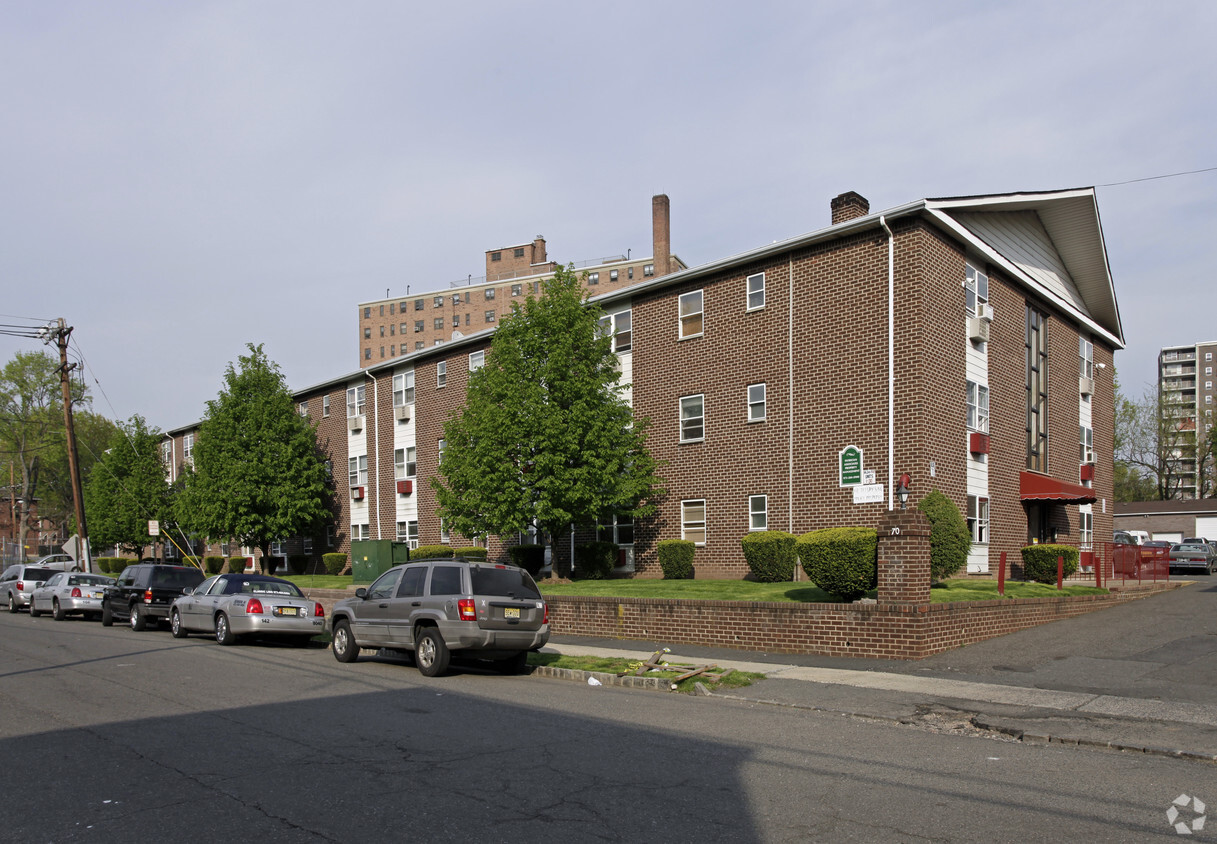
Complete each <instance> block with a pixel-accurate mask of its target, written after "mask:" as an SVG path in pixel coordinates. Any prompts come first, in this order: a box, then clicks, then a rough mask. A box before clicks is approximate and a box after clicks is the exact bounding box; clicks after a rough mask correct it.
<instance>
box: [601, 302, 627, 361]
mask: <svg viewBox="0 0 1217 844" xmlns="http://www.w3.org/2000/svg"><path fill="white" fill-rule="evenodd" d="M630 323H631V319H630V312H629V311H620V312H618V313H615V314H606V315H605V316H602V317H600V330H601V331H602V332H603V336H605V337H612V338H613V345H612V348H613V351H614V352H628V351H629V350H630V348H631V345H632V339H633V337H632V334H631V331H630Z"/></svg>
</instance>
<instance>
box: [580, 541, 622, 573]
mask: <svg viewBox="0 0 1217 844" xmlns="http://www.w3.org/2000/svg"><path fill="white" fill-rule="evenodd" d="M617 550H618V549H617V546H616V545H615V544H613V543H612V542H586V543H584V544H582V545H576V546H575V570H574V572H572V574H573V575H574V577H575V579H576V580H604V579H605V578H607V577H608V576H609V575H610V574H612V573H613V567H614V566H615V565H617Z"/></svg>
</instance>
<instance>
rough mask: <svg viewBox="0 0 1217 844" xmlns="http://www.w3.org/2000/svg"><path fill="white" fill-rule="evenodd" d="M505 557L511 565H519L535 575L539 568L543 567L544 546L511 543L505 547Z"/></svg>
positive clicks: (537, 573) (539, 570) (538, 572)
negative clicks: (508, 546)
mask: <svg viewBox="0 0 1217 844" xmlns="http://www.w3.org/2000/svg"><path fill="white" fill-rule="evenodd" d="M507 558H508V559H509V560H511V564H512V565H514V566H519V567H520V568H522V569H524V571H526V572H528V573H529V574H531V575H532V576H533V577H537V576H538V575H539V574H540V573H541V569H543V568H545V546H544V545H530V544H525V545H512V546H511V547H510V548H508V549H507Z"/></svg>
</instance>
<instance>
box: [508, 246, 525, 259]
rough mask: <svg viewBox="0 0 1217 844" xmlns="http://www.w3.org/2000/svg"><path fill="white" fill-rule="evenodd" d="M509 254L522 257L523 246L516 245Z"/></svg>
mask: <svg viewBox="0 0 1217 844" xmlns="http://www.w3.org/2000/svg"><path fill="white" fill-rule="evenodd" d="M511 254H512V255H514V256H515V257H516V258H523V257H524V247H523V246H517V247H516V250H515V252H513V253H511Z"/></svg>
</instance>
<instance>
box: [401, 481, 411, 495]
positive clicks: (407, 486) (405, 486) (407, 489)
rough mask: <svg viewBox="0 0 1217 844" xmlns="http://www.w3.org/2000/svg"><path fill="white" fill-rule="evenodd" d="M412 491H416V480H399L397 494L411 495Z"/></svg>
mask: <svg viewBox="0 0 1217 844" xmlns="http://www.w3.org/2000/svg"><path fill="white" fill-rule="evenodd" d="M412 492H414V481H398V482H397V494H398V495H409V494H410V493H412Z"/></svg>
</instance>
